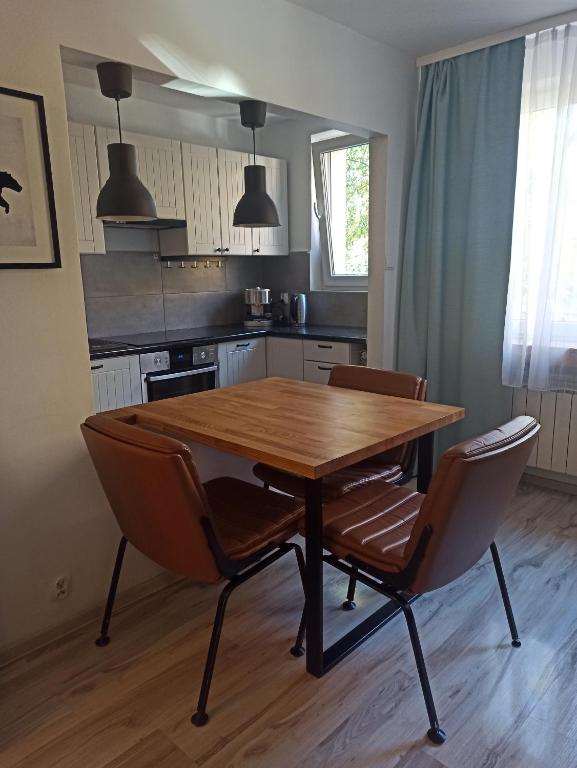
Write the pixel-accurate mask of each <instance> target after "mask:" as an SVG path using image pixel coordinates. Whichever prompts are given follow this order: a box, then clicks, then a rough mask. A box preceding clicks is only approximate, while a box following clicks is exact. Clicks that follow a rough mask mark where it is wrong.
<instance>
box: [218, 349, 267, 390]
mask: <svg viewBox="0 0 577 768" xmlns="http://www.w3.org/2000/svg"><path fill="white" fill-rule="evenodd" d="M218 357H219V363H220V371H219V374H220V386H221V387H232V386H234V385H235V384H243V383H244V382H246V381H255V380H256V379H264V378H266V339H263V338H260V339H248V340H247V341H229V342H228V343H227V344H221V345H219V356H218Z"/></svg>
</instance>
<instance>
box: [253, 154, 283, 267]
mask: <svg viewBox="0 0 577 768" xmlns="http://www.w3.org/2000/svg"><path fill="white" fill-rule="evenodd" d="M256 162H257V164H259V165H264V167H265V168H266V191H267V193H268V194H269V196H270V197H271V198H272V200H273V202H274V204H275V205H276V209H277V211H278V218H279V221H280V227H257V228H255V229H253V230H252V253H253V254H254V255H255V256H287V255H288V252H289V241H288V231H289V230H288V186H287V162H286V160H281V159H280V158H278V157H264V156H262V155H257V156H256Z"/></svg>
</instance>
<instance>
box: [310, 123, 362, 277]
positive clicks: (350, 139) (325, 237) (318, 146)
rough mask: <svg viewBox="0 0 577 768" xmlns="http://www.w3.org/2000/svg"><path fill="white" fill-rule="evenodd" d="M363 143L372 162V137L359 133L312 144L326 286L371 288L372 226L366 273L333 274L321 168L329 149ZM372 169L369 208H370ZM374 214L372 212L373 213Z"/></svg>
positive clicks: (316, 208) (330, 150)
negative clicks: (324, 154) (358, 134)
mask: <svg viewBox="0 0 577 768" xmlns="http://www.w3.org/2000/svg"><path fill="white" fill-rule="evenodd" d="M359 144H366V145H367V146H368V148H369V163H370V153H371V143H370V140H369V139H368V138H366V137H363V136H355V135H354V134H346V135H344V136H338V137H336V138H333V139H325V140H323V141H314V142H312V143H311V153H312V167H313V181H314V192H315V200H316V205H315V209H314V214H315V216H316V219H317V223H318V227H319V242H320V262H321V269H320V272H321V280H322V284H323V286H324V287H325V288H341V289H353V290H359V291H366V290H368V286H369V275H368V271H369V270H370V228H369V261H368V264H367V274H366V275H333V274H332V271H331V261H332V258H331V248H330V233H329V228H328V226H327V223H328V222H327V214H326V205H325V189H324V184H323V174H322V169H321V155H322V154H323V153H325V152H332V151H334V150H338V149H346V148H347V147H356V146H358V145H359ZM370 190H371V182H370V171H369V209H370V194H371V192H370ZM369 217H370V212H369Z"/></svg>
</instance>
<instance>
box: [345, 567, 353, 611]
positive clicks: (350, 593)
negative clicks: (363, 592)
mask: <svg viewBox="0 0 577 768" xmlns="http://www.w3.org/2000/svg"><path fill="white" fill-rule="evenodd" d="M354 571H355V573H356V572H357V569H356V568H354ZM356 588H357V577H356V576H352V575H351V576H349V587H348V589H347V599H346V600H345V602H344V603H343V605H342V608H343V611H354V609H355V608H356V607H357V604H356V603H355V591H356Z"/></svg>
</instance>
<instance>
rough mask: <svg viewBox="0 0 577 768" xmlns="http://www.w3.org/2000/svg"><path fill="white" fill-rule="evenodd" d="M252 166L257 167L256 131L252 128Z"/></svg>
mask: <svg viewBox="0 0 577 768" xmlns="http://www.w3.org/2000/svg"><path fill="white" fill-rule="evenodd" d="M252 164H253V165H256V131H255V129H254V125H253V126H252Z"/></svg>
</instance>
